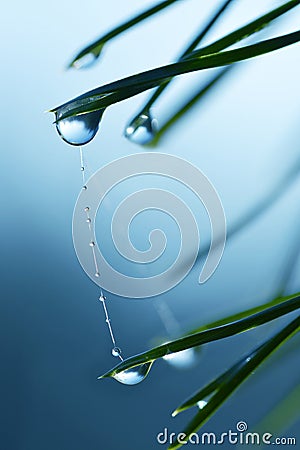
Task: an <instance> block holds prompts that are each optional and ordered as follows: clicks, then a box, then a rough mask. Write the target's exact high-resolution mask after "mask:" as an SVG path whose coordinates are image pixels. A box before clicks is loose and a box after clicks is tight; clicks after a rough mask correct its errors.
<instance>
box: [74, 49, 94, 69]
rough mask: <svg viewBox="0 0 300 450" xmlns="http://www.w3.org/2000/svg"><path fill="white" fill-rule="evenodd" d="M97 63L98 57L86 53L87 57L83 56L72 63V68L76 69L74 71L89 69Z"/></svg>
mask: <svg viewBox="0 0 300 450" xmlns="http://www.w3.org/2000/svg"><path fill="white" fill-rule="evenodd" d="M96 61H97V57H96V55H95V54H94V53H92V52H91V53H86V54H85V55H83V56H81V58H78V59H76V60H75V61H74V62H73V63H72V67H74V69H88V68H90V67H92V66H93V65H94V64H95V62H96Z"/></svg>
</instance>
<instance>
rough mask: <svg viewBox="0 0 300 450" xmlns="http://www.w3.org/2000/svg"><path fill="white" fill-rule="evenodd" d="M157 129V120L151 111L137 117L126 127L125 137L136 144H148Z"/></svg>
mask: <svg viewBox="0 0 300 450" xmlns="http://www.w3.org/2000/svg"><path fill="white" fill-rule="evenodd" d="M156 131H157V121H156V119H153V118H152V116H151V114H150V112H147V113H143V114H140V115H139V116H137V117H135V118H134V119H133V120H132V121H131V122H130V124H129V125H128V126H127V127H126V129H125V133H124V135H125V137H126V138H127V139H129V140H130V141H131V142H134V143H135V144H140V145H144V144H148V143H149V142H150V141H152V139H153V138H154V136H155V133H156Z"/></svg>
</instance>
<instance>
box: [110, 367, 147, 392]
mask: <svg viewBox="0 0 300 450" xmlns="http://www.w3.org/2000/svg"><path fill="white" fill-rule="evenodd" d="M151 366H152V362H149V363H146V364H141V365H140V366H136V367H133V368H132V369H127V370H123V372H120V373H117V374H116V375H114V376H113V378H114V379H115V380H117V381H118V382H119V383H122V384H127V385H130V386H131V385H134V384H138V383H141V381H143V380H144V379H145V378H146V376H147V375H148V373H149V371H150V369H151Z"/></svg>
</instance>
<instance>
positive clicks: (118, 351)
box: [111, 347, 122, 356]
mask: <svg viewBox="0 0 300 450" xmlns="http://www.w3.org/2000/svg"><path fill="white" fill-rule="evenodd" d="M121 353H122V352H121V349H120V348H119V347H114V348H113V349H112V351H111V354H112V355H113V356H120V355H121Z"/></svg>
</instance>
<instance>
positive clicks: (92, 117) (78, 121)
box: [55, 104, 104, 145]
mask: <svg viewBox="0 0 300 450" xmlns="http://www.w3.org/2000/svg"><path fill="white" fill-rule="evenodd" d="M75 106H76V105H75V104H72V105H67V106H62V107H60V108H59V109H58V110H57V111H56V113H55V118H56V121H57V122H56V129H57V132H58V134H59V135H60V137H61V138H62V139H63V140H64V141H65V142H67V143H68V144H71V145H84V144H87V143H88V142H90V141H91V140H92V139H93V137H95V135H96V133H97V131H98V128H99V123H100V120H101V118H102V115H103V112H104V110H103V109H101V110H99V111H93V112H90V113H86V114H80V115H78V116H72V117H67V118H66V119H62V120H60V117H62V116H63V115H64V114H66V113H67V112H69V111H71V110H72V108H75Z"/></svg>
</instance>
